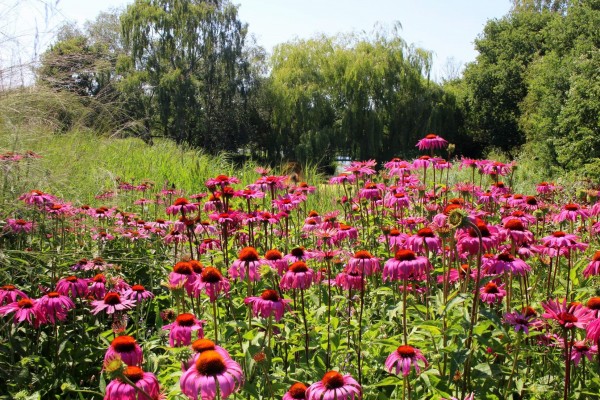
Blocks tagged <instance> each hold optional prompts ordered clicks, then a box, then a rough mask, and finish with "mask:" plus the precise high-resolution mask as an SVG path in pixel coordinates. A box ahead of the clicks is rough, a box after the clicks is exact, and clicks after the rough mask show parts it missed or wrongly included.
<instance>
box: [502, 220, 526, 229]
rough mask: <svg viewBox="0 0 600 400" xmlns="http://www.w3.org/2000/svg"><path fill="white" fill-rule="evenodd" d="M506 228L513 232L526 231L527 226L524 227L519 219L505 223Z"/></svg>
mask: <svg viewBox="0 0 600 400" xmlns="http://www.w3.org/2000/svg"><path fill="white" fill-rule="evenodd" d="M504 227H505V228H506V229H510V230H511V231H524V230H525V226H523V222H521V220H518V219H509V220H508V221H506V222H505V223H504Z"/></svg>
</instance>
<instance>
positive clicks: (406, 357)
mask: <svg viewBox="0 0 600 400" xmlns="http://www.w3.org/2000/svg"><path fill="white" fill-rule="evenodd" d="M419 361H423V362H424V363H425V366H427V359H426V358H425V356H424V355H423V353H421V350H419V349H417V348H414V347H412V346H408V345H403V346H400V347H398V348H397V349H396V351H394V352H393V353H392V354H390V355H389V356H388V358H387V359H386V360H385V369H386V370H387V371H388V372H389V373H390V374H396V375H399V374H400V372H401V371H402V375H403V376H408V375H409V374H410V367H411V365H412V366H414V367H415V372H416V373H417V374H418V373H420V372H421V369H420V368H419V363H418V362H419Z"/></svg>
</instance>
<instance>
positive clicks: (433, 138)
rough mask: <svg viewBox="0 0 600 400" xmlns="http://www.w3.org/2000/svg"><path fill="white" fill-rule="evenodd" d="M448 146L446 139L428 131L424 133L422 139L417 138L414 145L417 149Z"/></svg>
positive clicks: (433, 148)
mask: <svg viewBox="0 0 600 400" xmlns="http://www.w3.org/2000/svg"><path fill="white" fill-rule="evenodd" d="M446 146H448V141H447V140H446V139H444V138H442V137H440V136H438V135H435V134H433V133H430V134H428V135H426V136H425V137H424V138H423V139H421V140H419V141H418V142H417V144H416V147H418V148H419V150H421V151H422V150H435V149H443V148H445V147H446Z"/></svg>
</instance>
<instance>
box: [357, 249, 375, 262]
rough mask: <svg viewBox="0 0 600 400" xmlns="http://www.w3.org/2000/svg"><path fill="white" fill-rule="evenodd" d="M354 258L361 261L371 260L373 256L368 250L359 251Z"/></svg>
mask: <svg viewBox="0 0 600 400" xmlns="http://www.w3.org/2000/svg"><path fill="white" fill-rule="evenodd" d="M354 258H360V259H367V260H368V259H370V258H373V255H372V254H371V253H369V252H368V251H366V250H359V251H357V252H356V253H354Z"/></svg>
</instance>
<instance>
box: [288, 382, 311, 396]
mask: <svg viewBox="0 0 600 400" xmlns="http://www.w3.org/2000/svg"><path fill="white" fill-rule="evenodd" d="M306 389H307V387H306V385H305V384H303V383H300V382H298V383H294V384H293V385H292V387H290V390H288V393H289V394H290V396H291V397H292V399H304V398H305V397H306Z"/></svg>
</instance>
